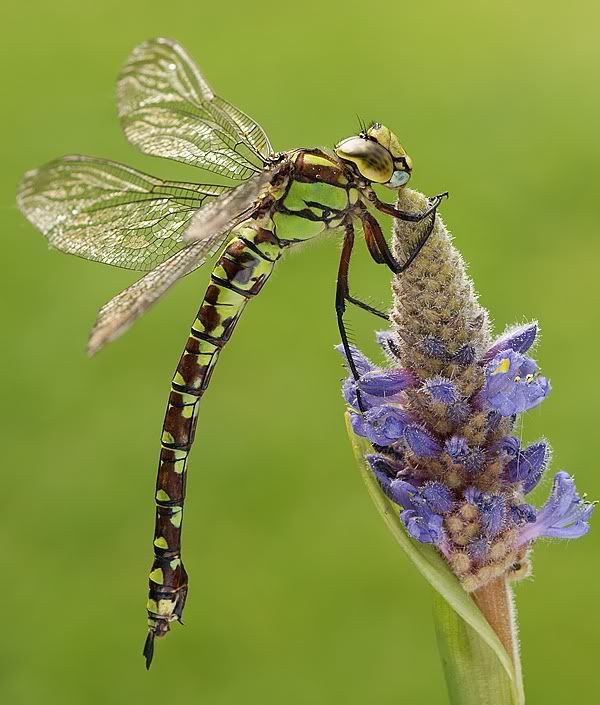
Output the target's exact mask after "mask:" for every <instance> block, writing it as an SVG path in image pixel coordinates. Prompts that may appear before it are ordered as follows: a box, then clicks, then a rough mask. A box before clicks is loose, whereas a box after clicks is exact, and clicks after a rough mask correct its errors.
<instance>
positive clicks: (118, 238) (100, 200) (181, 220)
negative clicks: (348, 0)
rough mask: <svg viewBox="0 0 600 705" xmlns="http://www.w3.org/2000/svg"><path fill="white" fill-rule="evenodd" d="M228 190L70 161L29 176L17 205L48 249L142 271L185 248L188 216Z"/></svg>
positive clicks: (107, 163) (72, 158)
mask: <svg viewBox="0 0 600 705" xmlns="http://www.w3.org/2000/svg"><path fill="white" fill-rule="evenodd" d="M228 190H229V189H228V188H227V187H225V186H213V185H205V184H189V183H184V182H178V181H162V180H161V179H157V178H154V177H152V176H148V175H147V174H143V173H142V172H139V171H136V170H135V169H131V168H130V167H127V166H124V165H122V164H117V163H116V162H111V161H108V160H104V159H95V158H92V157H82V156H70V157H64V158H63V159H58V160H56V161H53V162H50V163H49V164H46V165H45V166H43V167H41V168H40V169H35V170H33V171H29V172H27V173H26V174H25V176H24V177H23V180H22V182H21V184H20V187H19V190H18V194H17V203H18V205H19V208H20V209H21V211H22V212H23V213H24V214H25V216H26V217H27V218H28V220H29V221H30V222H31V223H32V224H33V225H35V226H36V227H37V228H38V229H39V230H41V231H42V233H43V234H44V235H45V236H46V238H47V239H48V242H49V243H50V245H52V246H53V247H56V248H57V249H59V250H62V251H63V252H68V253H70V254H74V255H78V256H79V257H84V258H85V259H91V260H95V261H97V262H104V263H105V264H112V265H114V266H117V267H124V268H126V269H137V270H140V271H147V270H149V269H153V268H154V267H156V266H157V265H158V264H160V263H161V262H164V261H165V260H167V259H168V258H169V257H171V256H172V255H173V254H175V253H176V252H177V251H178V250H180V249H181V248H182V247H184V246H185V244H184V243H183V241H182V240H183V233H184V231H185V229H186V228H187V227H188V225H189V223H190V221H191V219H192V216H193V214H194V213H195V212H196V211H197V210H198V209H199V208H201V207H202V206H203V205H204V204H205V203H206V202H207V201H208V200H209V199H211V198H215V197H218V196H220V195H222V194H223V193H225V192H226V191H228Z"/></svg>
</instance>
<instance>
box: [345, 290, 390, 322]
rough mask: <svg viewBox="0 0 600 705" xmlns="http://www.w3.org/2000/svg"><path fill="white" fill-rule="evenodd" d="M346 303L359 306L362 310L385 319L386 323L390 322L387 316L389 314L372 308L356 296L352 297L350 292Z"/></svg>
mask: <svg viewBox="0 0 600 705" xmlns="http://www.w3.org/2000/svg"><path fill="white" fill-rule="evenodd" d="M346 301H348V302H349V303H351V304H354V305H355V306H358V308H362V310H363V311H367V312H368V313H372V314H373V315H374V316H377V317H378V318H383V320H384V321H389V316H388V315H387V313H385V312H384V311H380V310H379V309H378V308H375V307H374V306H370V305H369V304H367V303H365V302H364V301H361V300H360V299H357V298H355V297H354V296H352V294H350V292H348V295H347V296H346Z"/></svg>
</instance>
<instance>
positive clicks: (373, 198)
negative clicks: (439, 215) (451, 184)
mask: <svg viewBox="0 0 600 705" xmlns="http://www.w3.org/2000/svg"><path fill="white" fill-rule="evenodd" d="M367 195H368V198H369V201H370V202H371V203H372V204H373V206H375V208H377V210H378V211H381V212H382V213H385V214H386V215H391V216H393V217H394V218H399V219H400V220H406V221H409V222H412V223H419V222H421V221H422V220H424V219H425V218H427V216H428V215H431V213H434V212H435V211H436V210H437V208H438V206H439V205H440V203H441V202H442V200H443V199H444V198H446V197H447V196H448V191H444V192H443V193H438V194H437V196H433V198H432V199H431V203H430V204H429V205H428V206H427V208H425V209H424V210H422V211H417V212H414V213H411V212H410V211H401V210H399V209H398V208H396V207H395V206H392V205H391V204H389V203H385V202H384V201H380V200H379V198H378V197H377V194H376V193H375V191H373V190H372V189H371V190H370V191H369V192H368V194H367Z"/></svg>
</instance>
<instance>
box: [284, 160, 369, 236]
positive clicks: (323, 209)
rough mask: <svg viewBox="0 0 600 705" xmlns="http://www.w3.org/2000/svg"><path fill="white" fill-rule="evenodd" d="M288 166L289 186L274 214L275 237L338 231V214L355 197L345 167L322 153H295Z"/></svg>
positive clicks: (339, 215) (339, 221)
mask: <svg viewBox="0 0 600 705" xmlns="http://www.w3.org/2000/svg"><path fill="white" fill-rule="evenodd" d="M290 162H291V172H290V177H289V181H288V186H287V189H286V190H285V193H284V194H283V196H282V198H281V199H279V200H278V202H277V203H276V205H275V209H274V211H275V212H274V214H273V221H274V223H275V226H276V232H277V237H279V238H280V239H288V238H289V239H293V238H299V239H305V238H311V237H314V236H316V235H319V234H320V233H322V232H323V231H324V230H326V229H329V228H335V227H339V225H340V224H341V214H343V213H345V212H346V211H347V210H348V207H349V205H350V203H351V202H355V200H356V198H357V197H358V193H357V191H356V190H355V189H353V188H351V185H350V180H349V178H348V172H347V170H346V168H345V167H344V165H343V164H341V163H340V160H339V159H338V158H337V157H336V156H335V154H334V153H333V152H329V151H326V150H321V149H319V150H316V149H315V150H304V149H300V150H297V151H295V152H293V153H292V154H291V156H290ZM317 204H318V205H317ZM336 216H337V217H336ZM313 218H314V219H313Z"/></svg>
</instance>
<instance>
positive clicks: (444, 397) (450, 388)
mask: <svg viewBox="0 0 600 705" xmlns="http://www.w3.org/2000/svg"><path fill="white" fill-rule="evenodd" d="M423 389H424V390H425V391H426V392H427V393H428V394H429V395H430V396H431V398H432V399H433V401H437V402H439V403H440V404H446V405H448V404H454V403H455V402H456V401H458V392H457V390H456V387H455V386H454V384H452V382H451V381H450V380H449V379H446V378H445V377H441V376H439V375H437V376H436V377H431V378H430V379H427V380H425V383H424V384H423Z"/></svg>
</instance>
